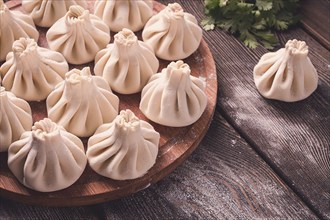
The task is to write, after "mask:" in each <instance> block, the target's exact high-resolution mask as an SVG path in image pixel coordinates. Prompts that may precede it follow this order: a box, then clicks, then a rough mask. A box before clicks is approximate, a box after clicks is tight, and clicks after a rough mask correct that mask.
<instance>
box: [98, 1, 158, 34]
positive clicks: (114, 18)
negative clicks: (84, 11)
mask: <svg viewBox="0 0 330 220" xmlns="http://www.w3.org/2000/svg"><path fill="white" fill-rule="evenodd" d="M94 14H95V15H97V16H98V17H100V18H102V20H103V21H104V22H105V23H106V24H107V25H108V26H109V27H110V30H111V31H114V32H118V31H120V30H121V29H123V28H128V29H130V30H132V31H134V32H135V31H139V30H141V29H142V28H143V26H144V25H145V23H146V22H147V21H148V19H149V18H150V17H151V16H152V15H153V10H152V1H151V0H138V1H136V0H125V1H123V0H109V1H104V0H97V1H96V2H95V5H94Z"/></svg>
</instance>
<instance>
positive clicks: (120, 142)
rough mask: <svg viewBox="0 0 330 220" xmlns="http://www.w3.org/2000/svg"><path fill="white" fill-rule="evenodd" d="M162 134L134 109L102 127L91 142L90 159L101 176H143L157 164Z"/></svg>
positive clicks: (125, 177)
mask: <svg viewBox="0 0 330 220" xmlns="http://www.w3.org/2000/svg"><path fill="white" fill-rule="evenodd" d="M159 138H160V135H159V133H158V132H156V131H155V130H154V128H153V127H152V126H151V125H150V124H149V123H147V122H145V121H143V120H140V119H139V118H137V117H136V116H135V115H134V113H133V112H132V111H131V110H125V111H124V110H123V111H121V112H120V115H118V116H117V117H116V118H115V120H114V121H113V122H112V123H108V124H103V125H101V126H100V127H99V128H98V129H97V131H96V132H95V134H94V135H93V136H92V137H90V139H89V140H88V148H87V158H88V162H89V165H90V166H91V168H92V169H93V170H94V171H95V172H97V173H98V174H100V175H103V176H106V177H109V178H112V179H116V180H127V179H135V178H138V177H141V176H143V175H144V174H145V173H146V172H147V171H148V170H149V169H150V168H151V167H152V166H153V165H154V164H155V162H156V158H157V154H158V145H159Z"/></svg>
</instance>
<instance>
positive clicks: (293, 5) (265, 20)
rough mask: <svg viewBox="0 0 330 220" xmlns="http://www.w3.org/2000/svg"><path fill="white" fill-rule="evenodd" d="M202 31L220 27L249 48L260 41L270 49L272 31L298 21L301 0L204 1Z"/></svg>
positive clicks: (271, 46)
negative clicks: (204, 17)
mask: <svg viewBox="0 0 330 220" xmlns="http://www.w3.org/2000/svg"><path fill="white" fill-rule="evenodd" d="M204 3H205V14H206V15H207V18H206V19H204V20H203V21H202V26H203V28H204V29H205V30H211V29H214V28H215V27H216V26H217V27H220V28H222V29H224V30H226V31H228V32H230V33H232V34H234V35H236V36H238V37H239V39H240V40H241V41H243V42H244V44H245V45H246V46H248V47H250V48H256V47H257V46H258V45H259V44H261V45H263V46H264V47H266V48H267V49H273V48H274V47H275V46H276V45H277V44H278V39H277V37H276V36H275V34H274V33H275V31H278V30H286V29H288V28H289V27H290V26H292V25H294V24H296V23H297V22H298V21H299V15H298V9H299V3H300V0H204Z"/></svg>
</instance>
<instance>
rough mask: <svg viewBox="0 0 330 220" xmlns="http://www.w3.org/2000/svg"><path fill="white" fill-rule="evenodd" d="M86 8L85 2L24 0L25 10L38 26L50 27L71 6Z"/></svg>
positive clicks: (81, 0)
mask: <svg viewBox="0 0 330 220" xmlns="http://www.w3.org/2000/svg"><path fill="white" fill-rule="evenodd" d="M77 4H78V5H81V6H82V7H84V8H86V7H87V4H86V1H85V0H23V1H22V7H23V9H24V10H25V11H26V12H27V13H29V14H30V15H31V17H32V18H33V21H34V23H35V24H36V25H38V26H41V27H50V26H52V25H53V24H54V23H55V21H57V20H58V19H60V18H61V17H63V16H64V15H65V13H66V12H67V11H68V10H69V7H70V6H71V5H77Z"/></svg>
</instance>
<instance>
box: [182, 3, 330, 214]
mask: <svg viewBox="0 0 330 220" xmlns="http://www.w3.org/2000/svg"><path fill="white" fill-rule="evenodd" d="M183 4H186V6H188V5H189V8H190V10H191V11H192V12H193V13H194V14H196V15H198V19H199V20H200V19H201V18H202V17H203V14H202V10H203V9H202V1H194V4H190V3H183ZM204 36H205V38H206V41H207V42H208V44H209V45H210V48H211V50H212V52H213V55H214V57H215V63H216V66H217V74H218V83H219V86H218V87H219V91H218V107H219V109H221V112H222V114H223V115H224V116H225V118H226V119H227V120H228V121H229V122H230V123H231V124H232V125H233V126H234V127H235V129H237V131H238V132H239V133H240V134H241V135H242V136H243V137H244V138H245V139H246V140H248V142H249V143H250V144H251V145H252V146H253V147H254V149H255V150H256V151H257V152H258V153H259V154H260V155H261V156H262V157H263V158H264V159H265V160H266V161H267V162H268V163H269V164H270V165H271V167H272V168H273V169H274V170H275V171H276V172H277V173H278V174H279V175H280V176H281V178H284V180H285V181H286V182H287V183H288V184H289V186H290V187H292V188H293V189H294V190H295V192H297V193H298V194H299V196H300V197H301V198H302V199H303V200H304V201H305V202H306V203H307V204H308V205H309V206H310V207H311V208H312V209H313V210H314V211H315V212H316V213H317V214H318V215H319V216H320V217H322V218H330V204H329V200H330V185H329V182H330V131H329V127H330V104H329V103H330V74H329V70H330V66H329V61H330V59H329V58H330V54H329V51H328V50H327V49H325V48H324V47H323V46H322V45H320V44H319V43H318V42H317V41H316V40H315V39H314V38H313V37H311V36H310V35H308V34H307V33H306V32H305V31H304V30H302V29H301V28H296V29H293V30H292V31H287V32H285V33H282V34H279V38H280V41H281V46H283V45H284V44H285V42H286V41H287V40H289V39H293V38H297V39H299V40H304V41H306V43H307V44H308V46H309V49H310V53H309V57H310V59H311V60H312V62H313V63H314V65H315V67H316V69H317V70H318V74H319V84H318V88H317V90H316V92H315V93H313V94H312V95H311V96H310V97H309V98H307V99H306V100H303V101H300V102H296V103H284V102H280V101H272V100H267V99H264V98H263V97H262V96H261V95H260V94H259V93H258V91H257V90H256V87H255V84H254V81H253V73H252V72H253V67H254V66H255V65H256V64H257V62H258V61H259V59H260V57H261V56H262V55H263V54H264V53H266V52H267V50H266V49H265V48H262V47H258V48H257V49H255V50H252V49H249V48H247V47H245V46H244V45H243V44H242V43H241V42H240V41H239V40H237V39H236V38H234V37H233V36H231V35H229V34H227V33H225V32H223V31H221V30H219V29H217V30H215V31H211V32H207V33H205V34H204Z"/></svg>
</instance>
